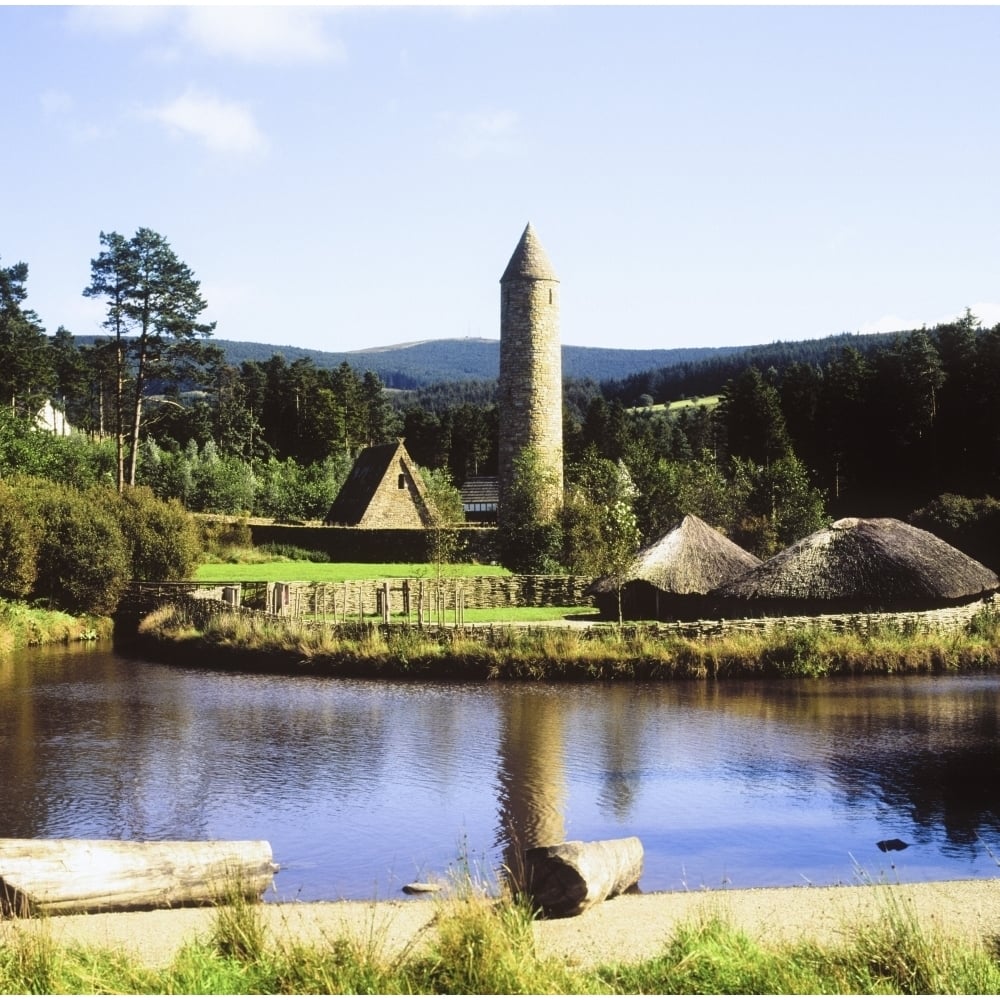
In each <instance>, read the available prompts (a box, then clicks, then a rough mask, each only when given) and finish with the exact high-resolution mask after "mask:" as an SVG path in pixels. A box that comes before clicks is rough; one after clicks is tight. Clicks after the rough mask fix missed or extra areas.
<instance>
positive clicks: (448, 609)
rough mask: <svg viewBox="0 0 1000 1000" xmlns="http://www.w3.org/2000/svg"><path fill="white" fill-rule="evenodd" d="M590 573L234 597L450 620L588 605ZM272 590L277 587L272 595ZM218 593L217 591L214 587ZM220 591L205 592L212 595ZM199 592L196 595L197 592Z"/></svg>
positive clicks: (316, 587)
mask: <svg viewBox="0 0 1000 1000" xmlns="http://www.w3.org/2000/svg"><path fill="white" fill-rule="evenodd" d="M590 583H591V580H590V578H589V577H567V576H477V577H469V578H463V579H442V580H440V581H438V580H436V579H434V578H432V577H422V578H421V577H414V578H411V579H391V580H351V581H348V582H345V583H288V584H284V585H278V584H266V583H244V584H242V585H236V586H240V587H241V592H240V595H239V597H238V598H237V600H238V602H239V603H240V604H241V605H243V606H244V607H252V608H256V609H257V610H260V611H267V612H269V613H272V614H273V613H275V612H280V613H282V614H284V615H288V616H291V617H298V616H318V617H320V618H325V619H327V620H329V621H345V620H350V619H352V618H359V617H361V616H362V615H375V614H380V613H382V612H383V604H384V601H385V600H386V595H388V601H389V611H390V613H391V614H399V613H403V612H405V611H407V609H409V612H408V613H409V615H410V617H411V619H413V620H416V619H417V618H418V617H423V618H424V619H425V620H427V621H433V620H437V619H439V618H447V619H448V620H449V621H454V619H455V616H456V613H457V614H458V616H459V618H460V617H461V613H462V610H463V609H466V608H514V607H521V608H545V607H589V606H590V604H591V599H590V598H589V597H588V596H587V595H586V593H585V591H586V589H587V587H588V586H589V585H590ZM276 588H281V589H280V590H279V591H278V592H277V594H276ZM216 589H217V590H218V591H219V594H221V589H219V588H216ZM219 594H215V593H213V594H211V595H210V594H208V593H207V592H206V593H205V594H204V596H205V597H217V596H219ZM199 596H200V595H199Z"/></svg>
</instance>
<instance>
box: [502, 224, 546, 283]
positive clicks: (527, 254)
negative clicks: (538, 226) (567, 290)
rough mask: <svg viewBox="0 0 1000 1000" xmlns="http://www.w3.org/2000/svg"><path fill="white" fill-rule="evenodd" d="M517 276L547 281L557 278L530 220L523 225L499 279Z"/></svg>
mask: <svg viewBox="0 0 1000 1000" xmlns="http://www.w3.org/2000/svg"><path fill="white" fill-rule="evenodd" d="M518 278H529V279H532V280H537V279H544V280H547V281H558V280H559V279H558V278H557V277H556V272H555V271H554V270H553V268H552V264H551V263H550V262H549V258H548V254H546V252H545V250H544V249H543V248H542V244H541V243H540V242H539V240H538V236H537V235H536V234H535V230H534V229H532V228H531V223H530V222H529V223H528V224H527V225H526V226H525V227H524V232H523V233H522V234H521V239H520V240H519V241H518V244H517V246H516V247H515V248H514V253H513V255H512V256H511V258H510V262H509V263H508V264H507V269H506V270H505V271H504V272H503V276H502V277H501V278H500V281H501V282H504V281H510V280H514V279H518Z"/></svg>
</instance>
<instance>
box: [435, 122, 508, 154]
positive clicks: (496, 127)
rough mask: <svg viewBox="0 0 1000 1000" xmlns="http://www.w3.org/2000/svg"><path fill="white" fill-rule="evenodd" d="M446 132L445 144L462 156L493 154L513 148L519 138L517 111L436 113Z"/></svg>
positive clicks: (450, 150)
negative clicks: (447, 133)
mask: <svg viewBox="0 0 1000 1000" xmlns="http://www.w3.org/2000/svg"><path fill="white" fill-rule="evenodd" d="M438 119H439V121H441V122H442V123H443V124H444V126H445V127H446V128H447V130H448V132H449V135H448V137H447V138H446V140H445V147H446V148H447V149H448V150H449V152H452V153H455V154H457V155H458V156H460V157H462V159H465V160H475V159H479V158H480V157H483V156H489V155H493V154H500V155H508V154H510V153H513V152H516V150H517V149H518V147H519V145H520V142H519V138H518V128H517V127H518V123H519V119H518V116H517V113H516V112H514V111H479V112H470V113H466V114H454V113H452V112H450V111H446V112H442V113H441V114H440V115H438Z"/></svg>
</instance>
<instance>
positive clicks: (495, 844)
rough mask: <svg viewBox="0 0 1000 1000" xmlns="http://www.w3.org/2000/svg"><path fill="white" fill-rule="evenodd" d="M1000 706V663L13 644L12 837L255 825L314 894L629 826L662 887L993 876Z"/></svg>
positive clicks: (999, 833) (1, 706) (160, 835)
mask: <svg viewBox="0 0 1000 1000" xmlns="http://www.w3.org/2000/svg"><path fill="white" fill-rule="evenodd" d="M998 701H1000V679H997V678H992V677H967V678H910V679H901V678H888V679H883V680H847V681H795V682H767V683H764V682H747V683H727V684H713V683H694V682H693V683H684V684H671V685H661V686H655V685H648V686H632V685H615V686H606V687H599V686H593V687H591V686H579V687H570V686H553V685H545V684H534V685H501V684H496V685H485V684H483V685H447V684H440V685H434V684H387V683H375V682H371V683H364V682H344V681H326V680H321V679H315V678H284V677H261V676H249V675H247V676H244V675H235V674H224V673H212V672H209V671H194V670H179V669H175V668H167V667H162V666H159V665H156V664H151V663H143V662H141V661H130V660H128V659H125V658H123V657H121V656H117V655H115V654H112V653H110V652H107V651H101V650H93V649H87V648H79V649H73V650H70V651H64V650H57V651H39V652H32V653H29V654H26V655H24V656H18V657H14V658H8V659H4V660H0V768H2V773H3V774H4V790H5V793H6V794H5V808H4V809H3V810H2V812H0V836H6V837H36V836H38V837H52V836H75V837H84V836H91V837H122V838H136V839H164V838H182V839H183V838H191V839H194V838H213V837H223V838H228V837H239V838H244V837H245V838H263V839H267V840H270V841H271V843H272V846H273V847H274V850H275V855H276V857H277V859H278V860H279V861H280V862H281V863H282V865H283V871H282V873H281V875H279V883H278V886H279V893H280V894H281V895H283V896H285V897H288V896H297V897H299V898H304V899H319V898H334V897H340V896H344V897H349V898H361V897H368V896H372V895H378V896H385V895H390V894H394V893H395V892H397V891H398V888H399V886H400V885H401V884H403V883H405V882H407V881H411V880H413V879H414V878H420V877H423V876H426V875H430V874H434V873H438V874H440V873H443V872H445V871H446V870H447V869H448V868H449V867H451V866H453V865H454V864H455V863H456V862H461V861H462V860H463V855H465V856H466V857H465V860H469V857H470V856H471V860H474V861H482V862H483V866H484V868H486V869H488V870H495V869H496V868H497V867H499V866H502V865H505V866H508V867H509V868H511V869H512V870H515V871H516V870H517V866H518V864H519V861H518V859H519V858H520V853H521V851H522V850H523V849H524V848H525V847H528V846H533V845H536V844H542V843H554V842H558V841H560V840H564V839H583V840H589V839H600V838H604V837H619V836H632V835H635V836H639V837H640V839H641V840H642V841H643V844H644V847H645V851H646V870H645V875H644V878H643V882H642V886H643V888H644V889H647V890H654V889H671V888H683V887H685V886H687V887H695V886H697V885H782V884H785V885H787V884H796V883H800V882H802V881H803V880H805V881H812V882H820V883H829V882H838V881H850V880H852V878H853V877H854V876H855V873H856V866H860V867H863V868H865V870H866V871H867V872H868V874H869V875H870V876H872V877H879V876H880V875H882V874H885V873H886V872H887V871H888V873H889V875H890V877H901V878H905V879H924V878H957V877H988V876H995V875H996V874H997V864H996V862H995V861H994V857H995V856H1000V824H998V819H997V817H998V816H1000V801H998V798H1000V744H998V735H1000V734H998V718H997V715H998ZM893 837H898V838H901V839H903V840H905V841H907V842H908V843H910V844H911V845H913V846H911V847H910V848H908V849H907V851H906V852H900V854H899V855H897V856H893V857H886V856H885V855H884V854H883V855H880V854H879V852H878V850H877V848H876V846H875V845H876V844H877V842H878V841H880V840H885V839H889V838H893ZM886 865H890V866H891V867H890V868H889V869H886V867H885V866H886Z"/></svg>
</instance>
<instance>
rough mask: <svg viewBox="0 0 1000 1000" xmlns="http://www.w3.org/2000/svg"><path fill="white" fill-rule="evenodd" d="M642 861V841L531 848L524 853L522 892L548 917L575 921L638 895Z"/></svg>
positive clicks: (610, 841)
mask: <svg viewBox="0 0 1000 1000" xmlns="http://www.w3.org/2000/svg"><path fill="white" fill-rule="evenodd" d="M642 861H643V851H642V843H641V842H640V840H639V838H638V837H624V838H622V839H621V840H595V841H590V842H589V843H588V842H584V841H582V840H570V841H567V842H566V843H564V844H554V845H552V846H550V847H531V848H528V850H526V851H525V852H524V878H525V885H524V890H525V892H526V893H527V894H528V895H529V896H530V897H531V898H532V900H533V901H534V903H535V905H536V906H538V907H539V908H540V909H541V911H542V912H543V913H544V914H545V916H547V917H574V916H577V915H578V914H580V913H583V912H584V910H587V909H589V908H590V907H591V906H594V905H596V904H597V903H601V902H603V901H604V900H605V899H609V898H610V897H612V896H618V895H620V894H621V893H623V892H628V891H629V890H636V889H638V883H639V878H640V876H641V875H642Z"/></svg>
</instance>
